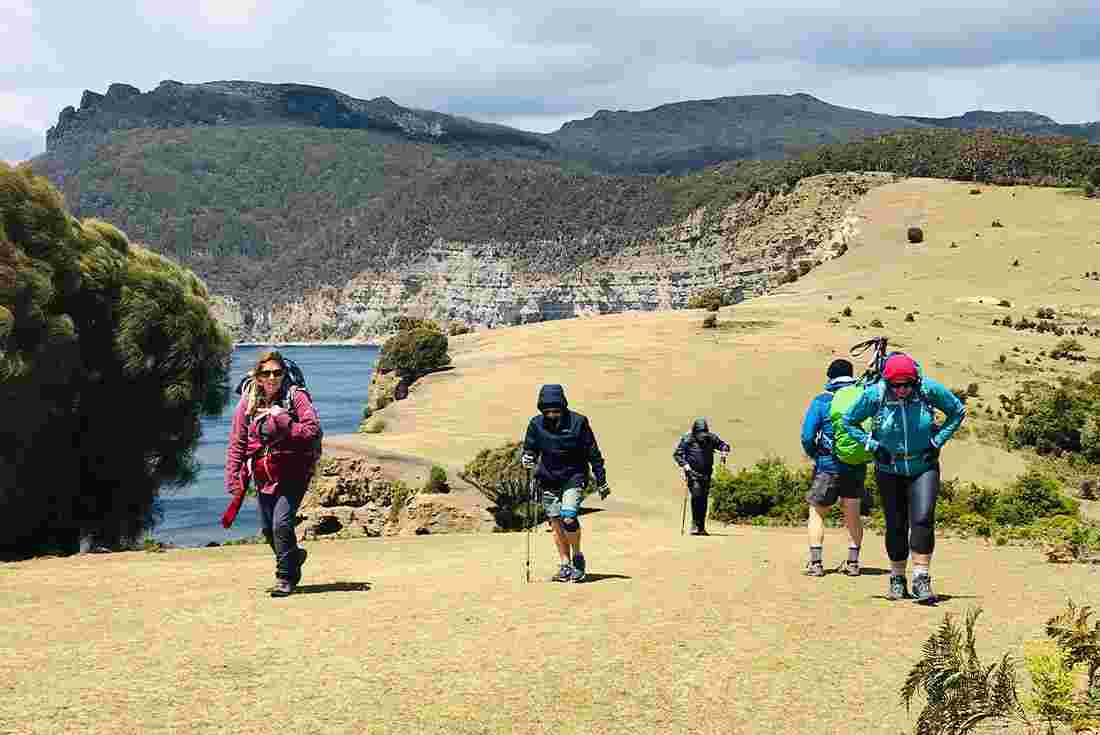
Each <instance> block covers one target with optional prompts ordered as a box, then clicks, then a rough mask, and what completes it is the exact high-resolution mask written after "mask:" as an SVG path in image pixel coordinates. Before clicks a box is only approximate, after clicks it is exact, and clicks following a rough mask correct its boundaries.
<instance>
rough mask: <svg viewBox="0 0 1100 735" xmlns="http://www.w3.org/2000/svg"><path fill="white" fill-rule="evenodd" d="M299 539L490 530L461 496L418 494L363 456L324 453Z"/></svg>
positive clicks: (301, 518) (301, 519)
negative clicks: (340, 455) (334, 455)
mask: <svg viewBox="0 0 1100 735" xmlns="http://www.w3.org/2000/svg"><path fill="white" fill-rule="evenodd" d="M297 519H298V526H297V535H298V538H299V539H300V540H305V539H317V538H360V537H363V536H368V537H378V536H398V535H403V536H409V535H423V534H428V533H455V532H467V533H468V532H474V531H483V530H491V526H492V522H491V519H488V517H487V516H486V514H485V513H484V511H481V512H480V513H479V512H478V510H477V509H476V508H474V507H470V505H469V503H463V499H462V498H456V497H451V496H449V495H448V496H442V495H420V494H418V493H417V492H416V491H415V490H410V489H408V488H407V486H404V485H403V484H401V483H400V482H399V481H397V480H394V479H392V478H390V477H389V476H388V475H387V474H386V471H385V469H384V468H383V466H382V465H380V464H375V463H372V462H370V461H368V460H366V459H363V458H354V457H325V458H324V459H322V460H321V464H320V465H319V466H318V469H317V474H316V476H315V477H314V478H313V481H312V482H311V483H310V487H309V490H308V491H307V492H306V496H305V498H304V499H303V500H302V504H301V507H300V508H299V509H298V517H297Z"/></svg>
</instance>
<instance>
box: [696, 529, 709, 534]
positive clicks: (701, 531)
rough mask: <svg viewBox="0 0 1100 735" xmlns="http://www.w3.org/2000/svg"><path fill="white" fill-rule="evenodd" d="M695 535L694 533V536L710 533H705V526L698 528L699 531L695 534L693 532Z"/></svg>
mask: <svg viewBox="0 0 1100 735" xmlns="http://www.w3.org/2000/svg"><path fill="white" fill-rule="evenodd" d="M695 535H696V536H709V535H710V534H709V533H707V529H705V528H700V529H699V533H697V534H695Z"/></svg>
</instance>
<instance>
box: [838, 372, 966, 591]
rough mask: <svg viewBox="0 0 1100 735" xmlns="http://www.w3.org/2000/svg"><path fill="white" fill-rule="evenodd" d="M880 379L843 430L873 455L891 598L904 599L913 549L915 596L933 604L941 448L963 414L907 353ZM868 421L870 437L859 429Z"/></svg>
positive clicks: (848, 414) (847, 414)
mask: <svg viewBox="0 0 1100 735" xmlns="http://www.w3.org/2000/svg"><path fill="white" fill-rule="evenodd" d="M882 377H883V379H882V380H880V381H877V382H875V383H872V384H871V385H869V386H867V388H866V389H865V390H864V391H863V395H862V396H861V397H860V399H859V400H858V401H856V402H855V403H854V404H853V405H852V406H851V408H849V409H848V411H847V412H845V414H844V418H843V421H844V428H845V430H846V431H847V432H848V434H850V435H851V436H852V438H853V439H855V440H856V441H858V442H860V443H862V444H863V445H864V447H866V448H867V450H868V451H870V452H872V453H874V455H875V482H876V484H877V485H878V490H879V495H880V497H881V499H882V508H883V512H884V514H885V516H886V553H887V554H888V555H889V556H890V565H891V567H892V569H891V574H890V592H889V595H888V596H889V598H890V599H892V600H894V599H901V598H903V597H908V596H909V593H908V591H907V590H906V587H905V570H906V565H907V560H908V557H909V553H910V551H911V552H912V554H913V596H914V597H915V598H916V600H917V601H918V602H922V603H925V604H931V603H934V602H935V600H936V598H935V595H934V594H932V578H931V575H930V574H929V571H928V570H929V566H930V564H931V562H932V551H933V549H934V548H935V543H936V539H935V510H936V497H937V496H938V495H939V492H940V450H941V449H942V448H943V445H944V444H946V443H947V440H948V439H950V438H951V437H952V436H953V435H954V433H955V432H956V431H957V430H958V428H959V425H960V424H962V422H963V419H964V418H965V417H966V408H965V407H964V406H963V404H962V401H960V400H959V399H958V398H957V397H956V396H955V395H954V394H953V393H952V392H951V391H949V390H948V389H947V388H945V387H944V386H943V385H942V384H941V383H939V382H937V381H935V380H932V379H931V378H928V377H925V376H923V375H922V374H921V370H920V368H919V367H918V365H917V363H916V362H915V361H914V360H913V358H911V357H909V356H908V355H904V354H895V355H891V356H890V358H889V359H887V360H886V364H885V366H884V367H883V371H882ZM935 409H939V410H940V411H942V412H943V413H944V415H945V416H946V420H945V422H944V424H943V426H939V425H937V424H936V423H935ZM869 417H873V424H872V429H871V433H870V434H868V433H867V432H865V431H864V430H863V429H862V428H861V427H860V423H862V422H863V421H864V420H865V419H867V418H869Z"/></svg>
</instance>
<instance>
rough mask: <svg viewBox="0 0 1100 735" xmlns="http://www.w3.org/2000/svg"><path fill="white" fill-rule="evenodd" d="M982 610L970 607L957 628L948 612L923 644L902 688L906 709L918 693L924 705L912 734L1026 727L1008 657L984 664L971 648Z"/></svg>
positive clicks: (941, 734)
mask: <svg viewBox="0 0 1100 735" xmlns="http://www.w3.org/2000/svg"><path fill="white" fill-rule="evenodd" d="M981 612H982V611H981V608H971V609H970V610H969V611H968V612H967V614H966V622H965V624H964V627H963V628H962V629H960V628H959V626H958V625H957V624H956V622H955V621H954V619H952V617H951V615H950V614H947V615H945V616H944V619H943V622H942V623H941V624H940V627H939V629H937V631H936V632H935V633H934V634H933V635H932V636H931V637H930V638H929V639H928V640H927V641H925V643H924V646H923V648H922V655H921V658H920V660H919V661H917V663H916V664H915V665H914V666H913V668H912V669H911V670H910V671H909V675H908V676H907V677H906V679H905V684H904V685H903V686H902V688H901V699H902V701H903V702H904V703H905V708H906V711H909V709H910V705H911V704H912V701H913V699H914V697H915V696H916V694H917V692H918V691H920V692H921V693H922V694H923V697H924V700H925V705H924V709H922V710H921V713H920V715H919V716H918V718H917V728H916V732H917V735H964V734H965V733H971V732H974V731H975V729H976V728H977V727H978V725H980V724H982V723H989V724H991V723H992V722H1000V723H1002V724H1006V725H1007V724H1009V723H1012V722H1017V723H1022V724H1024V725H1025V726H1030V722H1029V721H1028V719H1027V716H1026V714H1025V712H1024V709H1023V707H1022V706H1021V705H1020V702H1019V700H1018V698H1017V696H1016V668H1015V664H1014V662H1013V660H1012V657H1011V656H1010V655H1008V654H1005V656H1004V657H1003V658H1002V659H1001V660H1000V661H998V662H996V663H992V664H985V663H983V662H982V661H981V659H980V658H979V657H978V652H977V649H976V648H975V645H974V624H975V622H976V621H977V620H978V616H979V615H981Z"/></svg>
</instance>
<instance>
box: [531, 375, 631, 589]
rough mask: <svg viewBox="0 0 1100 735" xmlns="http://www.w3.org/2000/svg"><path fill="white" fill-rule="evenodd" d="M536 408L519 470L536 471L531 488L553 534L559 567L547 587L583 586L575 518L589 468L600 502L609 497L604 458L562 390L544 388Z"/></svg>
mask: <svg viewBox="0 0 1100 735" xmlns="http://www.w3.org/2000/svg"><path fill="white" fill-rule="evenodd" d="M538 408H539V415H538V416H535V417H534V418H532V419H531V421H530V422H528V424H527V435H526V436H525V437H524V439H523V466H524V467H526V468H528V469H530V468H532V467H534V468H536V469H535V482H536V483H537V485H538V488H539V490H541V492H542V504H543V507H544V508H545V509H546V516H547V518H549V519H550V526H551V528H553V530H554V542H555V543H556V544H557V547H558V556H559V558H560V560H561V567H560V568H559V569H558V573H557V574H555V575H554V576H553V577H551V581H553V582H581V581H583V580H584V577H585V559H584V554H582V553H581V524H580V519H579V517H578V516H579V514H580V505H581V494H582V492H583V490H584V487H585V486H586V485H587V484H588V468H589V467H591V468H592V474H593V475H595V479H596V490H597V492H599V494H600V498H601V499H602V498H606V497H607V496H608V494H609V493H610V492H611V490H610V489H609V488H608V487H607V474H606V472H605V471H604V466H603V455H601V454H600V447H599V445H598V444H597V443H596V436H595V434H593V433H592V427H591V426H590V425H589V423H588V419H587V418H585V417H584V416H582V415H581V414H579V413H576V412H575V411H570V410H569V403H568V401H566V399H565V390H564V389H563V388H562V387H561V386H560V385H544V386H542V388H541V389H540V390H539V400H538Z"/></svg>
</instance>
